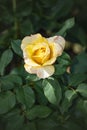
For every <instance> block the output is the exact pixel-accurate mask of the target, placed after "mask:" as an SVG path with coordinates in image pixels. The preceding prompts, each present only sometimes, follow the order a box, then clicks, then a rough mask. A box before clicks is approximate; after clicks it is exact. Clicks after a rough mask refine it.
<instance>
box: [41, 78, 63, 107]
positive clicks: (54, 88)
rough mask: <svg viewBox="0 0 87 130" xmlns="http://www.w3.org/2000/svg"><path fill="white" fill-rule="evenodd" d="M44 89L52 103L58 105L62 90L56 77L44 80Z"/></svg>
mask: <svg viewBox="0 0 87 130" xmlns="http://www.w3.org/2000/svg"><path fill="white" fill-rule="evenodd" d="M43 90H44V94H45V96H46V98H47V99H48V101H49V102H50V103H52V104H55V105H58V104H59V102H60V100H61V96H62V92H61V87H60V85H59V83H58V81H57V80H56V79H48V80H46V79H45V80H44V81H43Z"/></svg>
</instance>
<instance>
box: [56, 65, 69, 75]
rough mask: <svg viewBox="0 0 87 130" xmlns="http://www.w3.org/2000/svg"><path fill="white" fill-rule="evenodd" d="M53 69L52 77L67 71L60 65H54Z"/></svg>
mask: <svg viewBox="0 0 87 130" xmlns="http://www.w3.org/2000/svg"><path fill="white" fill-rule="evenodd" d="M54 67H55V73H54V75H62V74H64V73H65V72H66V69H67V67H66V66H63V65H60V64H56V65H54Z"/></svg>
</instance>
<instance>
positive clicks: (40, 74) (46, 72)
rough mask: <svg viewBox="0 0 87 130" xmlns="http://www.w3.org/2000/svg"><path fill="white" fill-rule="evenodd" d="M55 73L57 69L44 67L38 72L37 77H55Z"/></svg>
mask: <svg viewBox="0 0 87 130" xmlns="http://www.w3.org/2000/svg"><path fill="white" fill-rule="evenodd" d="M54 71H55V68H54V66H52V65H51V66H44V67H41V68H39V69H38V70H37V76H38V77H39V78H43V79H45V78H48V77H49V76H51V75H53V73H54Z"/></svg>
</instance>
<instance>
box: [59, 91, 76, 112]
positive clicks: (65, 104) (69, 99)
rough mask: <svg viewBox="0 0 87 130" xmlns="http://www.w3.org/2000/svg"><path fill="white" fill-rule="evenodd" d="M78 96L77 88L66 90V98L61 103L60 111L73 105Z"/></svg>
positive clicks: (64, 110)
mask: <svg viewBox="0 0 87 130" xmlns="http://www.w3.org/2000/svg"><path fill="white" fill-rule="evenodd" d="M76 97H77V93H76V91H75V90H66V91H65V96H64V99H62V102H61V104H60V111H61V113H62V114H64V113H65V112H67V111H68V109H69V108H70V106H71V105H72V102H73V100H74V99H75V98H76Z"/></svg>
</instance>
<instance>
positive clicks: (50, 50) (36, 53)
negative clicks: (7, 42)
mask: <svg viewBox="0 0 87 130" xmlns="http://www.w3.org/2000/svg"><path fill="white" fill-rule="evenodd" d="M64 47H65V40H64V38H63V37H61V36H53V37H50V38H45V37H43V36H41V34H35V35H31V36H26V37H25V38H24V39H23V40H22V44H21V48H22V50H23V56H24V62H25V65H24V67H25V69H26V71H27V72H29V73H31V74H37V76H38V77H39V78H43V79H44V78H47V77H49V76H51V75H52V74H53V73H54V72H55V68H54V66H53V63H54V62H55V61H56V59H57V57H58V56H61V55H62V52H63V50H64Z"/></svg>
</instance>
